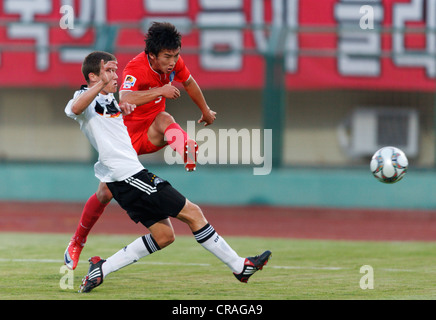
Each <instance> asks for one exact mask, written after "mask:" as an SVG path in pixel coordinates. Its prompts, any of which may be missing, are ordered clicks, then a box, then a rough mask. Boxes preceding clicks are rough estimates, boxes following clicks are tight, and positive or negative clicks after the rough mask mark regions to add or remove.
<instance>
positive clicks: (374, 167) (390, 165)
mask: <svg viewBox="0 0 436 320" xmlns="http://www.w3.org/2000/svg"><path fill="white" fill-rule="evenodd" d="M408 166H409V161H408V160H407V157H406V155H405V154H404V152H403V151H401V150H400V149H398V148H396V147H384V148H381V149H380V150H377V152H376V153H374V155H373V156H372V159H371V163H370V168H371V172H372V174H373V175H374V177H375V178H376V179H377V180H379V181H381V182H383V183H395V182H397V181H400V180H401V179H402V178H403V177H404V175H405V174H406V172H407V167H408Z"/></svg>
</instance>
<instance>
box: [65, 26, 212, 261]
mask: <svg viewBox="0 0 436 320" xmlns="http://www.w3.org/2000/svg"><path fill="white" fill-rule="evenodd" d="M145 43H146V47H145V50H144V51H143V52H141V53H140V54H138V55H137V56H136V57H135V58H133V59H132V60H131V61H130V62H129V63H128V64H127V66H126V67H125V69H124V71H123V78H122V81H123V82H122V84H121V88H120V105H122V104H123V103H127V105H129V104H130V105H136V106H137V107H136V108H135V109H134V112H133V110H123V113H124V114H125V115H126V116H125V117H124V124H125V125H126V126H127V130H128V133H129V136H130V138H131V141H132V145H133V147H134V149H135V150H136V152H137V154H138V155H141V154H147V153H153V152H156V151H158V150H160V149H162V148H163V147H164V146H166V145H169V146H170V147H171V148H173V149H174V150H176V151H177V152H178V153H179V154H180V155H181V156H182V157H183V159H184V162H185V168H186V170H187V171H193V170H195V166H196V156H197V144H196V142H195V141H194V140H192V139H190V138H189V137H188V135H187V133H186V132H185V131H184V130H183V129H182V128H181V127H180V125H179V124H177V123H176V122H175V120H174V118H173V117H172V116H171V115H170V114H169V113H168V112H166V111H165V101H166V99H177V98H178V97H180V91H179V89H178V88H176V87H175V86H173V85H172V81H174V80H175V81H178V82H181V83H182V85H183V87H184V89H185V90H186V92H187V93H188V95H189V96H190V97H191V99H192V101H193V102H194V103H195V104H196V105H197V106H198V108H199V109H200V111H201V113H202V115H201V117H200V119H199V120H198V123H202V122H204V125H205V126H207V125H210V124H212V123H213V122H214V120H215V118H216V112H214V111H212V110H211V109H210V108H209V106H208V105H207V103H206V100H205V98H204V96H203V93H202V91H201V89H200V87H199V86H198V84H197V82H196V81H195V79H194V78H193V76H192V75H191V73H190V72H189V70H188V68H187V67H186V65H185V63H184V61H183V59H182V57H181V56H180V50H181V35H180V33H179V32H178V31H177V29H176V28H175V27H174V26H173V25H172V24H170V23H159V22H154V23H153V24H152V25H151V27H150V28H149V30H148V32H147V35H146V39H145ZM129 113H130V114H129ZM112 198H113V196H112V193H111V192H110V190H109V189H108V187H107V185H106V183H102V182H101V183H100V184H99V186H98V189H97V192H96V193H95V194H93V195H92V196H91V197H90V198H89V199H88V201H87V202H86V204H85V206H84V209H83V211H82V215H81V218H80V221H79V224H78V226H77V228H76V231H75V233H74V235H73V237H72V238H71V240H70V242H69V244H68V247H67V249H66V250H65V254H64V262H65V264H66V265H67V267H68V268H70V269H75V268H76V266H77V263H78V262H79V257H80V253H81V252H82V249H83V247H84V245H85V242H86V239H87V236H88V234H89V232H90V231H91V229H92V227H93V226H94V224H95V223H96V222H97V220H98V219H99V217H100V216H101V214H102V213H103V211H104V209H105V208H106V206H107V204H109V202H110V201H111V200H112Z"/></svg>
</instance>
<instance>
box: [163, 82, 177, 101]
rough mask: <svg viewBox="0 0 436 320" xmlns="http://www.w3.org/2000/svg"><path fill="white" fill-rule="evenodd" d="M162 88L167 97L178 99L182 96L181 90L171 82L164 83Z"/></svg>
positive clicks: (164, 95)
mask: <svg viewBox="0 0 436 320" xmlns="http://www.w3.org/2000/svg"><path fill="white" fill-rule="evenodd" d="M161 90H162V96H163V97H165V98H167V99H177V98H178V97H180V90H179V89H177V88H176V87H174V86H172V85H171V83H168V84H166V85H164V86H163V87H162V88H161Z"/></svg>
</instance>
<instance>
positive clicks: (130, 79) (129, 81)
mask: <svg viewBox="0 0 436 320" xmlns="http://www.w3.org/2000/svg"><path fill="white" fill-rule="evenodd" d="M135 82H136V78H135V77H134V76H131V75H127V76H126V79H124V83H123V89H130V88H132V87H133V86H134V85H135Z"/></svg>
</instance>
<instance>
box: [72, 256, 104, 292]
mask: <svg viewBox="0 0 436 320" xmlns="http://www.w3.org/2000/svg"><path fill="white" fill-rule="evenodd" d="M88 261H89V270H88V274H87V275H86V276H85V277H84V278H83V279H82V284H81V285H80V288H79V292H82V293H83V292H90V291H91V290H92V289H94V288H96V287H98V286H99V285H101V284H102V283H103V270H102V265H103V263H105V262H106V260H104V259H102V258H100V257H97V256H96V257H92V258H89V260H88Z"/></svg>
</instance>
